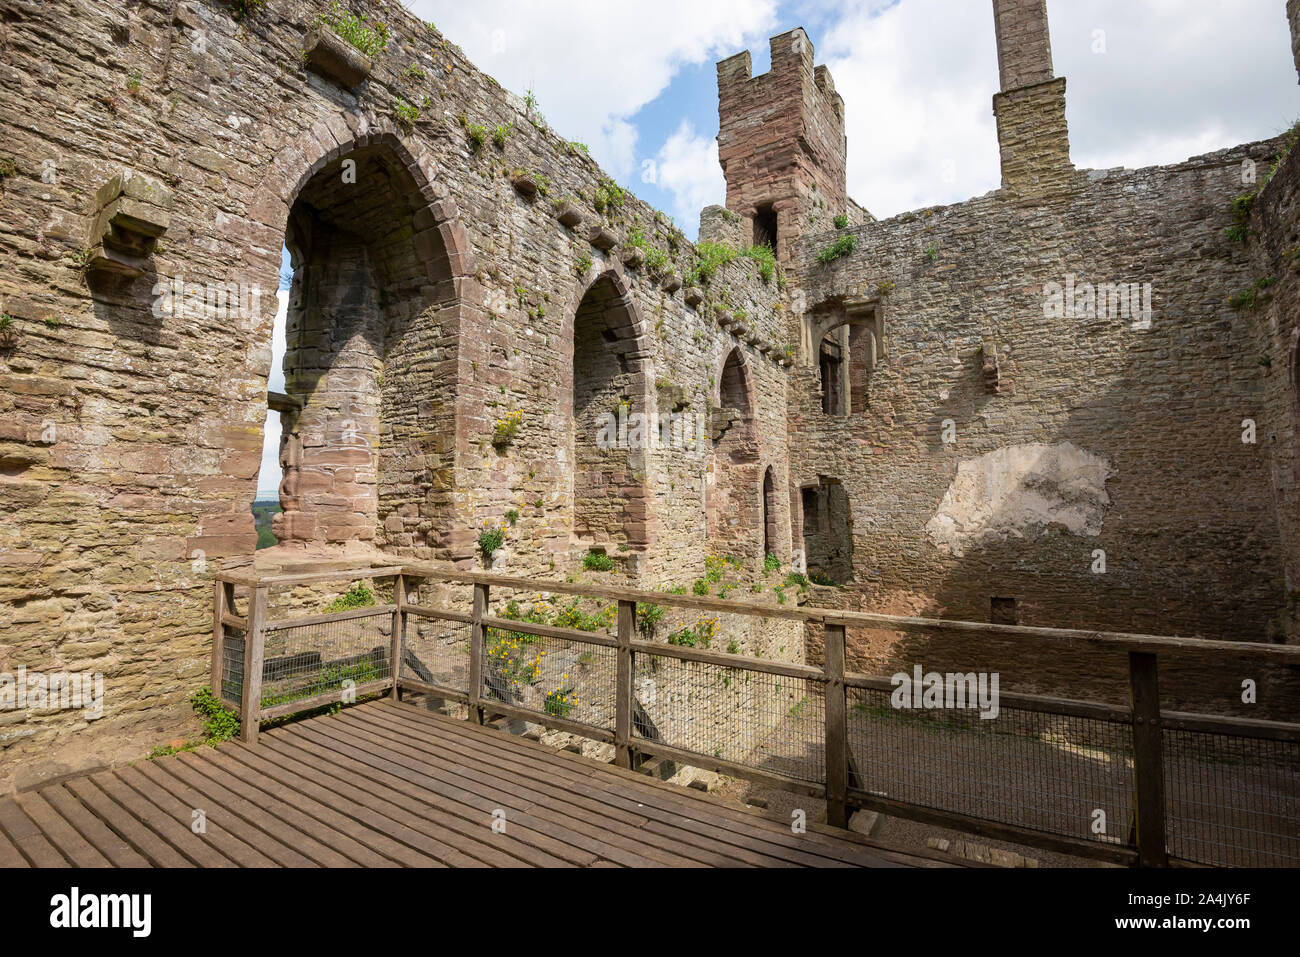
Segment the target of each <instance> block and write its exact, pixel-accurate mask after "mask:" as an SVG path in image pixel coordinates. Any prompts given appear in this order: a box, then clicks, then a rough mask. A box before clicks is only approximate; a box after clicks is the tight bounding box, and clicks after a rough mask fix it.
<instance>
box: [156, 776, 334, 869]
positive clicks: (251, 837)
mask: <svg viewBox="0 0 1300 957" xmlns="http://www.w3.org/2000/svg"><path fill="white" fill-rule="evenodd" d="M137 766H138V767H139V769H140V772H141V773H142V774H144V775H145V776H146V777H148V778H149V780H150V781H151V782H153V784H154V785H156V786H157V787H158V788H160V789H162V790H164V791H166V792H167V793H168V794H170V795H171V796H172V797H174V798H175V799H176V800H178V801H180V802H181V804H182V805H184V806H186V807H189V808H191V809H197V810H200V811H202V812H203V815H204V820H205V826H206V828H207V833H208V836H209V837H211V836H213V835H214V834H216V833H218V832H221V831H225V832H229V833H230V835H231V836H233V837H234V838H235V839H237V840H238V841H239V842H240V843H242V844H243V845H244V846H246V847H251V848H256V849H257V851H258V854H259V855H265V858H266V863H255V864H253V865H252V866H255V867H270V866H279V867H314V866H315V862H314V861H312V860H311V858H309V857H305V856H304V855H302V854H300V853H298V851H296V850H294V849H293V848H292V847H290V846H288V845H286V844H284V843H283V842H281V841H278V840H276V839H275V838H274V837H271V836H270V835H269V834H267V833H266V832H265V831H262V830H259V829H258V828H256V827H254V826H253V825H252V824H250V823H249V822H247V821H245V820H244V819H243V818H241V817H240V816H239V815H238V814H236V813H235V812H234V811H232V810H228V809H227V808H225V807H223V806H222V804H221V802H219V801H216V800H214V799H213V797H212V796H211V795H210V794H207V793H205V792H203V791H199V790H198V789H196V788H194V787H191V786H190V785H188V784H186V783H185V782H184V781H183V780H181V779H180V778H179V777H177V776H176V775H174V774H173V773H171V772H172V771H173V770H174V769H175V768H176V767H178V766H179V762H177V761H175V760H173V759H172V758H159V759H157V760H154V761H145V762H142V763H141V764H139V765H137ZM214 829H215V830H214ZM240 865H241V866H249V865H246V864H244V863H243V861H240Z"/></svg>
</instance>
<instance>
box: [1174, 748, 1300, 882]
mask: <svg viewBox="0 0 1300 957" xmlns="http://www.w3.org/2000/svg"><path fill="white" fill-rule="evenodd" d="M1164 765H1165V808H1166V810H1165V826H1166V829H1167V835H1168V844H1169V853H1170V854H1171V855H1172V856H1174V857H1179V858H1182V859H1184V860H1189V861H1196V862H1198V863H1202V864H1214V865H1219V866H1226V867H1232V866H1252V867H1296V866H1300V744H1296V743H1293V742H1287V741H1268V740H1258V739H1252V738H1242V737H1237V736H1234V735H1225V734H1210V733H1206V732H1199V731H1177V730H1169V729H1166V730H1165V732H1164Z"/></svg>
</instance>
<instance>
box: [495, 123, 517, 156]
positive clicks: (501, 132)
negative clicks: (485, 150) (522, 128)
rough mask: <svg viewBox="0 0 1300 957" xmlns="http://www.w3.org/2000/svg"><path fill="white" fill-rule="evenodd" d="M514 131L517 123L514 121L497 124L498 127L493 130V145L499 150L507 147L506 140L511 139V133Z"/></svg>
mask: <svg viewBox="0 0 1300 957" xmlns="http://www.w3.org/2000/svg"><path fill="white" fill-rule="evenodd" d="M514 131H515V124H513V123H506V124H503V125H500V126H497V128H496V129H494V130H493V131H492V145H493V146H495V147H496V148H497V149H499V150H503V149H505V148H506V141H507V140H509V139H510V134H511V133H513V132H514Z"/></svg>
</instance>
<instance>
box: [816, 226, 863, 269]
mask: <svg viewBox="0 0 1300 957" xmlns="http://www.w3.org/2000/svg"><path fill="white" fill-rule="evenodd" d="M857 246H858V237H857V236H854V235H853V234H852V233H849V234H848V235H846V236H841V237H840V238H839V239H837V240H835V242H833V243H831V244H830V245H829V246H827V247H826V248H824V249H823V250H822V251H821V252H819V253H818V254H817V261H818V262H819V263H832V262H834V261H835V260H837V259H842V258H843V257H845V256H847V255H849V253H851V252H853V250H854V249H856V248H857Z"/></svg>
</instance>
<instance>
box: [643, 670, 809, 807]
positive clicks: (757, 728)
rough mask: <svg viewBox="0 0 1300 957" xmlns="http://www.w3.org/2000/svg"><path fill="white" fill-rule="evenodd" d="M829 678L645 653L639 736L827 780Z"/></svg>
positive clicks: (763, 768) (753, 765)
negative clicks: (808, 677) (769, 671)
mask: <svg viewBox="0 0 1300 957" xmlns="http://www.w3.org/2000/svg"><path fill="white" fill-rule="evenodd" d="M823 684H824V683H823V682H821V681H813V680H808V679H802V678H789V677H786V676H784V675H771V674H766V673H763V672H758V671H747V670H744V669H742V668H728V667H724V666H721V665H715V664H712V663H706V662H700V661H685V660H682V659H679V658H671V657H668V656H666V655H654V654H644V653H640V652H638V653H637V655H636V656H635V658H634V662H633V683H632V693H633V699H634V700H633V718H632V731H633V735H634V736H635V737H638V738H642V739H645V740H650V741H658V742H660V743H661V744H664V745H667V746H668V747H673V748H681V749H682V750H685V751H693V752H695V753H696V754H700V755H705V756H708V757H713V758H717V759H719V760H724V761H731V762H734V763H736V764H743V765H746V766H747V767H751V768H754V769H756V770H761V771H768V772H771V773H774V774H781V775H784V776H786V777H791V778H796V779H798V780H801V781H810V782H814V783H821V782H823V781H824V780H825V777H826V746H825V727H826V717H825V714H826V711H825V692H824V687H823Z"/></svg>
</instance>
